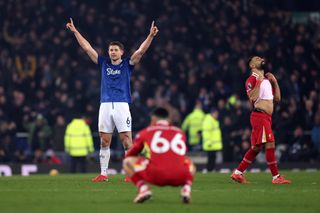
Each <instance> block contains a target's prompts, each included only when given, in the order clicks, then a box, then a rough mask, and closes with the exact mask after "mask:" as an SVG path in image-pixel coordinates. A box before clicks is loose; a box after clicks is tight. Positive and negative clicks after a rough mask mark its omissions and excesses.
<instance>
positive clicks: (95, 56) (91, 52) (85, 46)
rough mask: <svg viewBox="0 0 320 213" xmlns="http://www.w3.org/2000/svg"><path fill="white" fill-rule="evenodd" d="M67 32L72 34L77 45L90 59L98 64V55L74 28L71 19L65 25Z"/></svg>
mask: <svg viewBox="0 0 320 213" xmlns="http://www.w3.org/2000/svg"><path fill="white" fill-rule="evenodd" d="M66 27H67V29H68V30H70V31H71V32H73V34H74V36H75V37H76V39H77V41H78V43H79V44H80V46H81V48H82V49H83V50H84V51H85V52H86V53H87V54H88V56H89V57H90V59H91V60H92V61H93V62H94V63H96V64H98V53H97V51H95V50H94V49H93V48H92V46H91V44H90V43H89V42H88V41H87V40H86V39H85V38H84V37H83V36H82V35H81V34H80V33H79V31H78V30H77V28H76V27H75V26H74V24H73V21H72V18H70V22H68V23H67V24H66Z"/></svg>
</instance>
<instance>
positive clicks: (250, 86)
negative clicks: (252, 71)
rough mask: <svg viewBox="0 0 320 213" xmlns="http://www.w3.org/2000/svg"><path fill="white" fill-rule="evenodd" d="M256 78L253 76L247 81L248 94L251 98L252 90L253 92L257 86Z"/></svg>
mask: <svg viewBox="0 0 320 213" xmlns="http://www.w3.org/2000/svg"><path fill="white" fill-rule="evenodd" d="M256 81H257V79H256V77H254V76H253V75H251V76H250V77H249V78H248V79H247V81H246V92H247V95H248V96H249V94H250V92H251V90H253V88H254V87H255V85H256Z"/></svg>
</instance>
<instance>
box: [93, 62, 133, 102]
mask: <svg viewBox="0 0 320 213" xmlns="http://www.w3.org/2000/svg"><path fill="white" fill-rule="evenodd" d="M129 60H130V58H124V59H122V62H121V63H120V64H118V65H113V64H112V63H111V60H110V59H109V58H106V57H102V56H98V65H99V67H100V70H101V95H100V102H101V103H102V102H126V103H131V89H130V78H131V73H132V71H133V67H134V66H133V65H131V64H130V63H129Z"/></svg>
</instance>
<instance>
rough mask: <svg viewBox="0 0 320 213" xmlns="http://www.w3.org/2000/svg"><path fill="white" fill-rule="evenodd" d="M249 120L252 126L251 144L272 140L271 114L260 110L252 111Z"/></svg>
mask: <svg viewBox="0 0 320 213" xmlns="http://www.w3.org/2000/svg"><path fill="white" fill-rule="evenodd" d="M250 122H251V126H252V132H251V145H259V144H262V143H267V142H274V135H273V132H272V128H271V126H272V118H271V115H268V114H266V113H262V112H252V113H251V117H250Z"/></svg>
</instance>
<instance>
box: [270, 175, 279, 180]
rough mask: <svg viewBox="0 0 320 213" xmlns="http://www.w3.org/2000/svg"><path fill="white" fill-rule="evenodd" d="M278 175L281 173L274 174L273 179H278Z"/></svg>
mask: <svg viewBox="0 0 320 213" xmlns="http://www.w3.org/2000/svg"><path fill="white" fill-rule="evenodd" d="M278 177H280V175H279V174H277V175H275V176H272V180H275V179H277V178H278Z"/></svg>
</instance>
